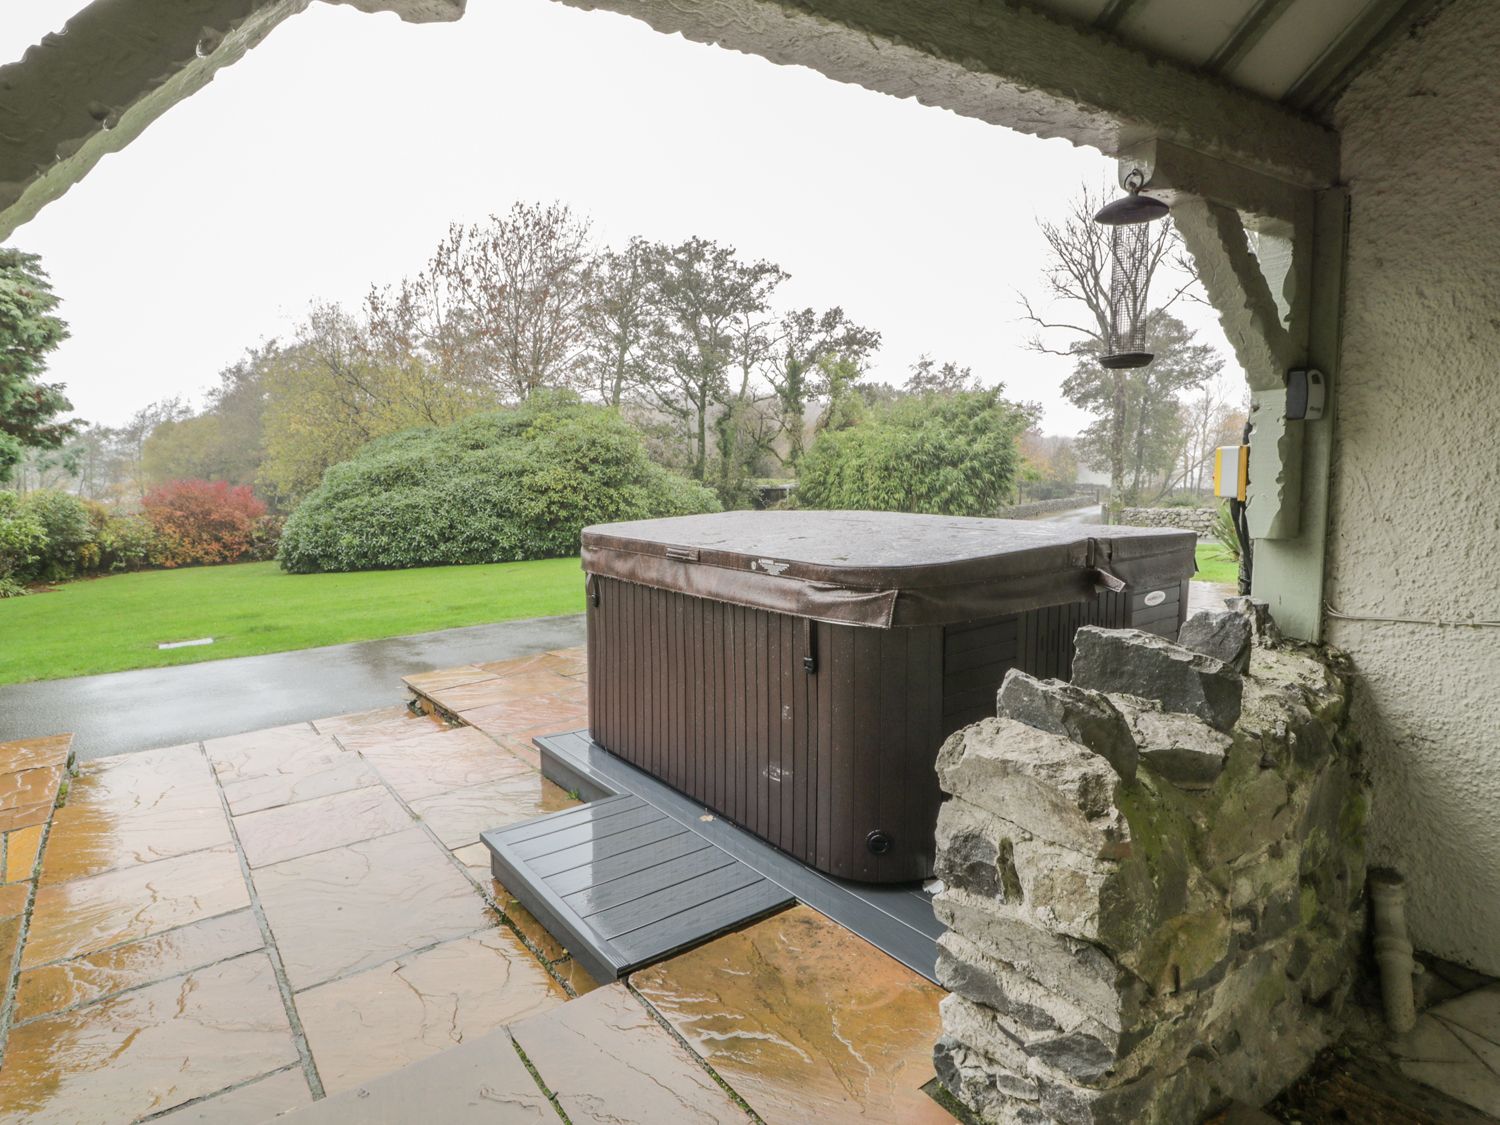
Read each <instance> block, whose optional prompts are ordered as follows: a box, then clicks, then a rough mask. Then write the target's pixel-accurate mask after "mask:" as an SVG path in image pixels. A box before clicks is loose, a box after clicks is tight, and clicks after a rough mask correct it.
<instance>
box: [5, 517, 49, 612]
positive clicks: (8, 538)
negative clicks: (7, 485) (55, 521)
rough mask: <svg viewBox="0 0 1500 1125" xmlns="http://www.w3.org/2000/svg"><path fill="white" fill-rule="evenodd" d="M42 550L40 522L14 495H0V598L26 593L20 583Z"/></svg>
mask: <svg viewBox="0 0 1500 1125" xmlns="http://www.w3.org/2000/svg"><path fill="white" fill-rule="evenodd" d="M46 547H47V533H46V531H44V530H43V528H42V524H41V521H40V520H38V519H37V518H36V516H35V515H33V514H32V513H31V512H30V511H29V510H27V508H26V507H25V506H24V505H23V504H22V503H21V498H20V497H19V496H17V495H16V494H15V493H14V492H0V598H11V597H15V596H16V595H18V594H24V593H25V592H26V587H25V586H24V585H23V584H22V583H23V582H25V580H26V578H27V576H28V575H30V573H31V570H32V568H33V567H34V566H35V565H36V563H37V562H38V561H39V560H40V559H41V557H42V552H43V551H44V550H45V549H46Z"/></svg>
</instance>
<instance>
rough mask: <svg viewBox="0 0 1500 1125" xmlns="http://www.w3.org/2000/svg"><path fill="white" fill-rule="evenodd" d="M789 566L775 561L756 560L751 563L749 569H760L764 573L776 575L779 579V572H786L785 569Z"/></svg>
mask: <svg viewBox="0 0 1500 1125" xmlns="http://www.w3.org/2000/svg"><path fill="white" fill-rule="evenodd" d="M790 565H791V564H790V563H784V562H777V561H776V560H775V559H756V560H755V561H754V562H753V563H751V564H750V569H751V570H754V569H755V568H756V567H760V569H761V570H763V571H765V572H766V573H767V574H771V575H776V576H778V577H779V576H780V575H781V572H782V571H784V570H786V568H787V567H788V566H790Z"/></svg>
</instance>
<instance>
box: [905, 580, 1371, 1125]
mask: <svg viewBox="0 0 1500 1125" xmlns="http://www.w3.org/2000/svg"><path fill="white" fill-rule="evenodd" d="M1231 604H1237V605H1238V607H1239V608H1238V610H1237V611H1232V612H1230V613H1218V614H1199V615H1197V616H1195V617H1194V618H1192V619H1190V620H1189V622H1188V623H1187V625H1186V626H1184V631H1183V643H1182V645H1181V646H1179V645H1175V644H1172V643H1170V642H1168V641H1165V640H1162V639H1161V638H1158V637H1152V636H1147V635H1144V634H1139V633H1135V632H1132V631H1129V630H1105V629H1098V628H1093V627H1090V628H1085V629H1083V630H1080V632H1079V634H1078V655H1077V659H1076V661H1075V663H1074V666H1073V682H1072V683H1071V684H1066V683H1062V682H1060V681H1057V680H1036V679H1033V678H1032V677H1030V676H1026V675H1024V674H1022V673H1019V672H1012V673H1011V674H1010V675H1009V676H1008V677H1007V678H1006V681H1005V683H1004V685H1003V686H1002V688H1001V691H1000V698H999V706H998V711H999V717H998V718H995V719H986V720H984V721H982V722H980V723H977V724H975V725H974V726H971V727H968V728H966V729H964V730H962V731H959V732H958V733H957V734H955V735H954V736H953V737H952V738H950V739H949V740H948V742H947V743H946V744H945V745H944V747H943V749H942V753H941V755H940V757H939V761H938V772H939V776H940V779H941V781H942V785H943V788H944V789H945V790H946V791H947V792H948V793H950V794H951V795H952V799H951V800H949V801H948V802H947V803H946V804H945V805H944V806H943V809H942V814H941V817H940V819H939V822H938V835H937V845H938V856H937V875H938V877H939V878H940V879H941V880H942V882H943V889H942V890H941V891H940V892H939V893H938V895H937V897H936V908H937V913H938V917H939V918H940V919H941V921H942V922H943V923H944V924H945V925H946V926H947V927H948V932H947V933H946V934H944V935H943V937H942V938H941V940H940V954H939V959H938V979H939V981H940V983H941V984H942V985H943V986H944V987H945V988H947V989H948V990H949V992H950V993H951V995H950V996H948V997H947V998H946V999H944V1001H943V1004H942V1015H943V1037H942V1039H941V1040H940V1041H939V1043H938V1045H937V1047H936V1050H935V1053H934V1059H935V1063H936V1066H937V1072H938V1075H939V1077H940V1078H941V1079H942V1081H943V1083H944V1084H945V1085H946V1086H947V1087H948V1089H949V1090H950V1091H951V1092H952V1093H953V1094H954V1095H955V1096H956V1097H958V1098H959V1100H961V1101H963V1102H964V1103H966V1104H967V1105H968V1106H969V1107H971V1109H972V1110H973V1111H974V1112H975V1114H976V1115H977V1116H978V1117H979V1119H980V1120H982V1121H985V1122H996V1123H998V1122H1006V1123H1012V1122H1017V1123H1019V1122H1026V1123H1030V1122H1036V1123H1042V1122H1062V1123H1066V1125H1104V1123H1121V1125H1125V1123H1129V1125H1146V1123H1163V1125H1165V1123H1172V1125H1176V1123H1180V1122H1189V1121H1197V1120H1200V1119H1201V1117H1202V1115H1203V1114H1204V1113H1206V1112H1209V1111H1213V1110H1216V1109H1218V1108H1220V1107H1221V1106H1222V1105H1223V1104H1224V1103H1226V1102H1227V1101H1229V1100H1230V1099H1240V1100H1243V1101H1245V1102H1247V1103H1249V1104H1251V1105H1260V1104H1262V1103H1263V1102H1265V1101H1266V1100H1268V1099H1269V1098H1271V1097H1272V1096H1274V1095H1275V1094H1276V1093H1277V1092H1278V1091H1279V1090H1280V1089H1281V1088H1282V1087H1284V1086H1285V1085H1286V1084H1288V1083H1290V1082H1291V1081H1292V1080H1293V1079H1294V1078H1295V1077H1296V1076H1297V1075H1298V1074H1299V1073H1301V1071H1302V1070H1303V1069H1304V1068H1305V1067H1306V1066H1307V1065H1308V1064H1309V1063H1310V1062H1311V1061H1312V1058H1313V1056H1314V1055H1315V1054H1316V1052H1317V1051H1318V1050H1319V1049H1321V1048H1322V1047H1323V1046H1325V1045H1326V1044H1327V1043H1328V1042H1330V1041H1331V1039H1332V1038H1333V1037H1334V1035H1335V1034H1336V1032H1337V1021H1338V1019H1339V1014H1340V1011H1341V1007H1342V1004H1343V1001H1344V998H1345V996H1346V994H1347V993H1348V991H1349V988H1350V986H1351V983H1352V981H1353V977H1354V969H1355V964H1356V957H1357V951H1358V948H1359V942H1360V934H1361V929H1362V918H1363V908H1362V894H1363V888H1364V883H1365V869H1364V851H1363V841H1362V830H1363V820H1364V810H1365V796H1364V793H1363V790H1362V788H1361V785H1360V783H1359V781H1358V777H1359V774H1358V772H1357V768H1356V762H1355V750H1354V747H1353V743H1352V740H1351V739H1350V738H1349V736H1348V735H1347V734H1346V731H1345V705H1346V699H1347V693H1348V685H1347V682H1346V680H1345V677H1344V673H1343V669H1342V666H1341V665H1340V664H1339V662H1338V661H1337V660H1335V659H1331V658H1330V657H1329V656H1328V655H1327V654H1325V653H1324V652H1322V651H1320V650H1317V649H1314V648H1309V647H1292V646H1289V645H1284V644H1281V643H1279V642H1277V641H1276V640H1275V638H1274V635H1273V630H1272V628H1271V627H1270V626H1269V624H1268V623H1267V622H1266V621H1265V619H1264V616H1263V615H1262V616H1260V618H1259V620H1258V622H1257V618H1256V615H1255V611H1254V609H1253V608H1252V605H1251V603H1250V601H1249V599H1238V600H1237V602H1236V603H1231ZM1256 628H1259V629H1260V630H1261V632H1260V633H1259V634H1257V635H1255V636H1254V639H1253V643H1252V635H1253V634H1254V631H1255V629H1256Z"/></svg>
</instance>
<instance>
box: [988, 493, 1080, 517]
mask: <svg viewBox="0 0 1500 1125" xmlns="http://www.w3.org/2000/svg"><path fill="white" fill-rule="evenodd" d="M1098 503H1099V501H1098V500H1097V499H1095V497H1094V494H1093V493H1092V492H1090V493H1088V494H1086V495H1083V496H1059V497H1057V498H1056V499H1055V500H1032V501H1030V502H1029V503H1026V504H1012V505H1011V506H1010V507H1009V508H1001V509H1000V510H999V511H998V512H996V513H995V516H996V518H998V519H1002V520H1019V519H1025V518H1026V517H1027V516H1044V515H1046V514H1047V513H1048V512H1071V511H1072V510H1073V509H1074V508H1082V507H1085V506H1086V505H1089V504H1093V505H1095V506H1097V505H1098Z"/></svg>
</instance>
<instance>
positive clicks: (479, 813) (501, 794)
mask: <svg viewBox="0 0 1500 1125" xmlns="http://www.w3.org/2000/svg"><path fill="white" fill-rule="evenodd" d="M497 752H499V753H503V751H499V750H498V748H497ZM577 803H578V802H577V801H575V800H574V799H573V798H572V797H569V796H568V794H567V793H565V792H564V791H563V790H562V789H560V788H558V787H557V786H556V785H554V784H552V782H550V781H548V780H546V779H545V778H544V777H542V775H541V774H540V773H539V772H537V771H536V770H533V769H530V768H527V769H525V770H523V771H518V772H515V773H512V774H511V775H509V776H506V777H501V778H498V779H496V780H494V781H486V782H482V783H480V784H479V785H468V786H465V787H464V788H462V789H452V790H449V791H448V792H446V793H439V794H437V795H435V796H432V797H423V798H421V799H420V800H416V801H412V802H411V809H412V812H414V813H416V814H417V815H418V816H420V817H421V818H422V819H423V820H424V821H425V822H426V823H427V826H428V827H429V828H431V829H432V831H433V832H435V833H436V834H437V837H438V839H440V840H442V842H443V843H444V844H445V845H446V846H447V847H450V848H461V847H463V846H465V845H466V844H473V843H476V842H478V840H479V834H480V833H481V832H483V831H485V830H486V829H490V828H499V827H501V826H503V825H506V824H517V823H519V822H520V821H523V820H529V819H531V818H532V817H534V816H540V815H542V814H543V813H550V812H556V811H557V810H559V809H565V808H569V807H571V806H573V805H576V804H577Z"/></svg>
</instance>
